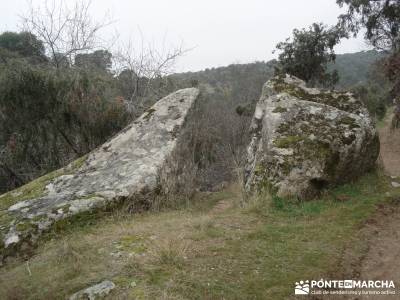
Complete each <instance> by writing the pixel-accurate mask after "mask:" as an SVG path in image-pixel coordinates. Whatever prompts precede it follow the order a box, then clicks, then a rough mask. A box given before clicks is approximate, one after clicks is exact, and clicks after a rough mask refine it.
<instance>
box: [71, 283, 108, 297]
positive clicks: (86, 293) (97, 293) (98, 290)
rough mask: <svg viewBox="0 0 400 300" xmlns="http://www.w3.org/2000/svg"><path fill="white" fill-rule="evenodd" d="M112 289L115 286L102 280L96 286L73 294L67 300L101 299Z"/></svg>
mask: <svg viewBox="0 0 400 300" xmlns="http://www.w3.org/2000/svg"><path fill="white" fill-rule="evenodd" d="M114 288H115V284H114V283H113V282H112V281H109V280H104V281H102V282H100V283H98V284H96V285H93V286H91V287H88V288H86V289H84V290H82V291H79V292H77V293H75V294H73V295H72V296H71V297H69V300H87V299H89V300H96V299H103V298H104V296H107V295H108V294H109V293H110V292H111V291H112V290H113V289H114Z"/></svg>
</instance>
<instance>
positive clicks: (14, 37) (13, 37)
mask: <svg viewBox="0 0 400 300" xmlns="http://www.w3.org/2000/svg"><path fill="white" fill-rule="evenodd" d="M18 57H23V58H28V59H29V60H30V62H31V63H33V62H36V63H37V62H43V61H46V56H45V49H44V45H43V43H42V42H41V41H40V40H38V39H37V37H36V36H35V35H33V34H31V33H29V32H24V31H23V32H19V33H17V32H10V31H6V32H3V33H2V34H0V59H1V61H2V62H5V61H7V60H8V59H15V58H18Z"/></svg>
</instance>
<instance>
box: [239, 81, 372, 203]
mask: <svg viewBox="0 0 400 300" xmlns="http://www.w3.org/2000/svg"><path fill="white" fill-rule="evenodd" d="M251 134H252V139H251V143H250V145H249V148H248V157H247V164H246V167H245V187H246V190H247V191H249V192H255V191H256V192H261V191H263V190H264V191H267V192H272V193H277V195H278V196H283V197H286V196H289V197H292V196H294V197H297V198H300V199H309V198H312V197H315V196H316V195H318V194H319V192H320V191H321V190H322V189H324V188H326V187H330V186H335V185H338V184H342V183H346V182H349V181H350V180H352V179H355V178H357V177H358V176H360V175H362V174H363V173H364V172H366V171H367V170H369V169H371V168H372V167H373V166H374V164H375V161H376V159H377V157H378V154H379V138H378V135H377V132H376V129H375V126H374V122H373V120H372V119H371V117H370V115H369V113H368V111H367V109H366V108H365V107H364V105H363V104H362V103H361V102H360V101H359V100H357V99H355V98H354V97H353V95H352V94H350V93H343V92H336V91H321V90H318V89H315V88H307V87H306V85H305V83H304V82H303V81H302V80H300V79H298V78H295V77H291V76H289V75H286V76H278V77H275V78H273V79H272V80H270V81H268V82H267V83H266V84H265V85H264V87H263V91H262V95H261V99H260V100H259V102H258V104H257V107H256V110H255V113H254V117H253V120H252V125H251Z"/></svg>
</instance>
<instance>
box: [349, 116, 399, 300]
mask: <svg viewBox="0 0 400 300" xmlns="http://www.w3.org/2000/svg"><path fill="white" fill-rule="evenodd" d="M389 128H390V118H387V120H386V121H385V125H384V126H383V128H381V129H380V130H379V134H380V139H381V162H382V163H383V166H384V169H385V172H386V173H387V174H388V175H390V176H392V178H393V181H395V182H400V130H396V131H395V132H390V129H389ZM395 177H397V178H395ZM367 226H368V227H370V228H368V229H369V231H370V232H372V234H371V235H370V236H371V238H370V240H369V241H368V244H369V250H368V253H367V255H366V256H365V258H364V259H363V260H362V262H361V267H360V279H363V280H393V281H394V282H395V285H396V290H397V291H396V293H397V295H395V296H393V295H391V296H377V295H375V296H364V297H362V298H356V299H400V209H399V208H398V207H391V208H384V209H382V210H381V211H379V212H378V214H377V216H376V219H374V220H373V222H370V224H368V225H367Z"/></svg>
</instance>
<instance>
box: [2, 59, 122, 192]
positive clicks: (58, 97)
mask: <svg viewBox="0 0 400 300" xmlns="http://www.w3.org/2000/svg"><path fill="white" fill-rule="evenodd" d="M114 85H115V83H114V82H113V80H112V77H110V76H102V75H101V74H94V73H92V72H90V71H89V70H80V71H79V72H77V71H76V70H73V69H64V70H61V69H56V68H53V67H50V66H34V65H31V64H28V63H25V62H23V61H13V62H12V63H10V64H8V65H6V67H5V68H4V69H3V71H2V72H1V75H0V107H1V115H2V118H1V120H0V145H2V148H1V165H0V166H2V172H1V173H0V175H1V176H0V183H1V185H2V186H1V188H2V189H3V190H4V189H8V188H10V187H13V185H18V184H21V183H24V182H26V181H29V180H31V179H32V178H34V177H36V176H38V175H40V174H41V173H46V172H48V171H49V170H52V169H55V168H58V167H60V166H63V165H65V164H66V163H67V162H69V161H70V160H72V159H74V158H77V157H79V156H81V155H83V154H85V153H87V152H88V151H90V150H91V149H93V148H94V147H96V146H98V145H99V144H101V143H103V142H104V141H105V140H106V139H107V138H109V137H110V136H111V135H112V134H114V133H116V132H118V131H119V130H121V129H122V128H123V127H124V126H125V125H126V121H127V118H128V115H127V113H126V109H125V104H124V102H123V100H122V99H121V98H119V97H117V96H115V95H117V93H116V92H115V88H114ZM15 177H17V178H18V179H17V180H16V179H15Z"/></svg>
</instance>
